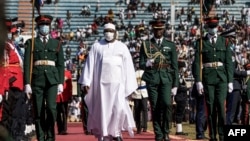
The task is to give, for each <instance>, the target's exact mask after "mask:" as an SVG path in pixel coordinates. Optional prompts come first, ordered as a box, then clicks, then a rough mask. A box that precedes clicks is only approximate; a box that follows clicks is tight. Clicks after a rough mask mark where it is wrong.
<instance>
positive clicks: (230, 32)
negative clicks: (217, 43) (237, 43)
mask: <svg viewBox="0 0 250 141" xmlns="http://www.w3.org/2000/svg"><path fill="white" fill-rule="evenodd" d="M235 31H236V29H235V27H232V28H229V29H227V30H225V31H223V32H222V33H221V34H220V35H221V36H223V37H236V32H235Z"/></svg>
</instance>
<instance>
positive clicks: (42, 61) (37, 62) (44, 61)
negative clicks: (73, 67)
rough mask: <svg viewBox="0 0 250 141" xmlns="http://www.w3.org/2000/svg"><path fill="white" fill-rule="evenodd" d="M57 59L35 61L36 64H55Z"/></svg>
mask: <svg viewBox="0 0 250 141" xmlns="http://www.w3.org/2000/svg"><path fill="white" fill-rule="evenodd" d="M55 64H56V63H55V61H51V60H37V61H35V63H34V66H55Z"/></svg>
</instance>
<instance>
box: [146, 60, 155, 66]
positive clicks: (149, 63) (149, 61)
mask: <svg viewBox="0 0 250 141" xmlns="http://www.w3.org/2000/svg"><path fill="white" fill-rule="evenodd" d="M153 63H154V59H148V60H147V62H146V67H152V66H153Z"/></svg>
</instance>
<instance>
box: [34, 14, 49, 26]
mask: <svg viewBox="0 0 250 141" xmlns="http://www.w3.org/2000/svg"><path fill="white" fill-rule="evenodd" d="M52 20H53V17H52V16H50V15H40V16H38V17H36V19H35V21H36V23H37V24H38V25H40V24H51V22H52Z"/></svg>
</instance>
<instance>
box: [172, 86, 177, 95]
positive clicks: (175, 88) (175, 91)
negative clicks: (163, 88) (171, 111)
mask: <svg viewBox="0 0 250 141" xmlns="http://www.w3.org/2000/svg"><path fill="white" fill-rule="evenodd" d="M176 94H177V87H173V88H172V89H171V95H173V96H175V95H176Z"/></svg>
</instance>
